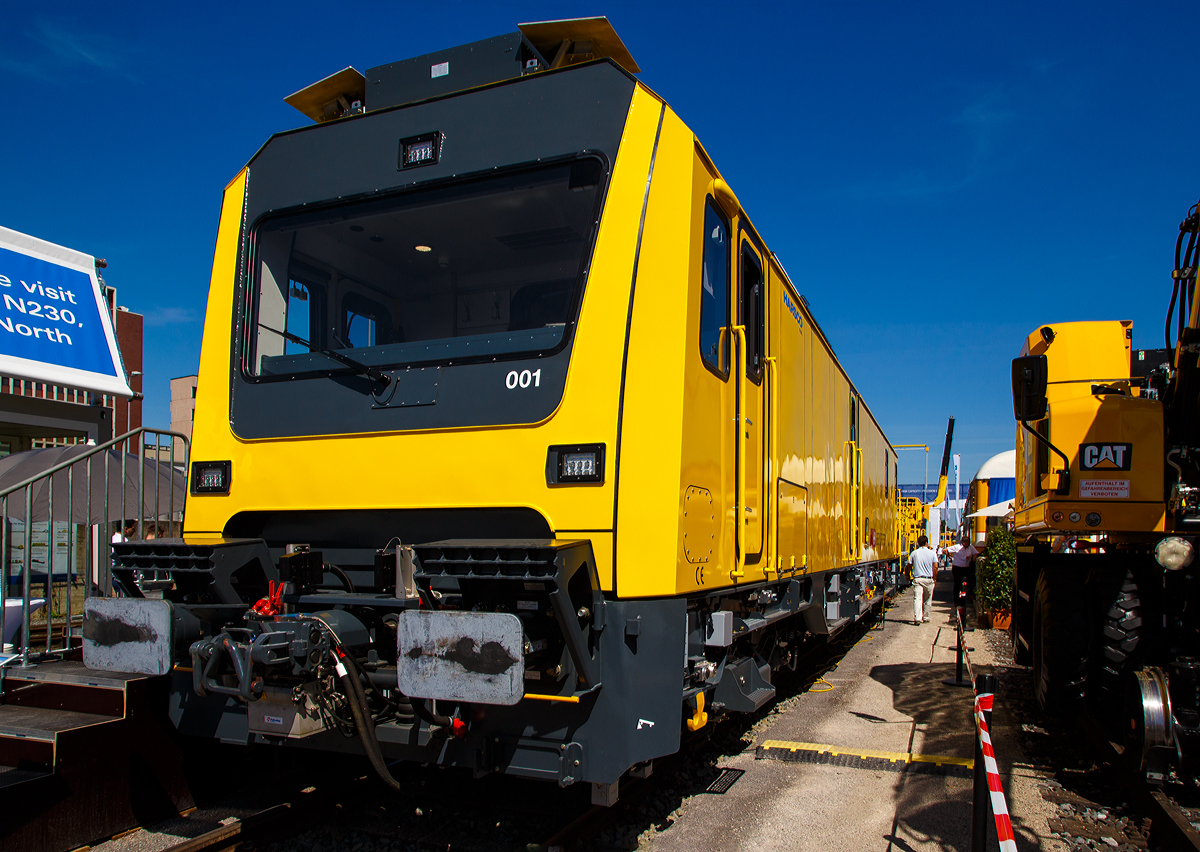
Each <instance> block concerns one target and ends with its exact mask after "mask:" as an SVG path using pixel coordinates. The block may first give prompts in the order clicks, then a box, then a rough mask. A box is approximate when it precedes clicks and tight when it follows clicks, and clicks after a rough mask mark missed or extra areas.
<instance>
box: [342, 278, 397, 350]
mask: <svg viewBox="0 0 1200 852" xmlns="http://www.w3.org/2000/svg"><path fill="white" fill-rule="evenodd" d="M342 334H343V335H344V338H345V343H346V344H347V346H348V347H349V348H351V349H362V348H366V347H369V346H381V345H383V344H385V343H395V342H396V339H395V335H394V334H393V333H392V321H391V315H390V314H389V313H388V310H387V308H385V307H384V306H383V305H381V304H380V303H379V302H376V301H375V300H374V299H369V298H367V297H366V296H364V295H362V294H361V293H357V292H354V291H353V290H352V291H350V292H348V293H346V295H345V296H343V297H342Z"/></svg>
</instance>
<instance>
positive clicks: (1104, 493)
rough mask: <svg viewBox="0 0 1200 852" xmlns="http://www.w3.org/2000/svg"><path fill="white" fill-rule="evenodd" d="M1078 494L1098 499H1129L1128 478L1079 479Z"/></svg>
mask: <svg viewBox="0 0 1200 852" xmlns="http://www.w3.org/2000/svg"><path fill="white" fill-rule="evenodd" d="M1079 496H1080V497H1095V498H1097V499H1099V500H1121V499H1126V500H1127V499H1129V480H1128V479H1081V480H1079Z"/></svg>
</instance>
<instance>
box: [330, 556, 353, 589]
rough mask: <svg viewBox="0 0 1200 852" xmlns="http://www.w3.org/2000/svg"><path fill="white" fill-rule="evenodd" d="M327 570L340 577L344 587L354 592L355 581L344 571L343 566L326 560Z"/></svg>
mask: <svg viewBox="0 0 1200 852" xmlns="http://www.w3.org/2000/svg"><path fill="white" fill-rule="evenodd" d="M325 570H326V571H328V572H329V573H330V574H332V575H333V576H335V577H337V578H338V580H339V581H340V582H341V584H342V588H344V589H345V590H346V591H347V592H349V593H350V594H354V581H353V580H351V579H350V576H349V575H348V574H347V573H346V572H345V571H343V570H342V569H341V567H339V566H337V565H334V564H333V563H331V562H326V563H325Z"/></svg>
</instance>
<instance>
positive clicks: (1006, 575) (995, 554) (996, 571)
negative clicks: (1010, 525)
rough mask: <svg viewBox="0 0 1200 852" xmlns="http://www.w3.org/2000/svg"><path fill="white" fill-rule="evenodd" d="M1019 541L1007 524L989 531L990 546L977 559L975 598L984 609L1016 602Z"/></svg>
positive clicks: (1006, 606)
mask: <svg viewBox="0 0 1200 852" xmlns="http://www.w3.org/2000/svg"><path fill="white" fill-rule="evenodd" d="M1016 568H1017V541H1016V539H1015V538H1013V534H1012V533H1011V532H1009V531H1008V529H1007V528H1006V527H1005V526H1004V525H1003V524H997V525H996V526H995V527H993V528H992V529H991V530H989V531H988V536H987V550H986V551H985V552H984V555H983V556H981V557H980V558H979V559H978V560H977V562H976V569H975V570H976V577H975V583H976V588H975V599H976V604H977V606H978V607H979V609H980V610H982V611H984V612H995V611H996V610H1001V609H1008V608H1009V607H1010V606H1011V605H1012V580H1013V572H1014V571H1016Z"/></svg>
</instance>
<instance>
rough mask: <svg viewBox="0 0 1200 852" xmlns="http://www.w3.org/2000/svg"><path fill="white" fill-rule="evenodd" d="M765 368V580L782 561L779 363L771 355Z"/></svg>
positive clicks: (777, 571)
mask: <svg viewBox="0 0 1200 852" xmlns="http://www.w3.org/2000/svg"><path fill="white" fill-rule="evenodd" d="M763 362H764V363H765V364H766V371H767V405H766V407H767V408H768V409H769V410H770V412H771V414H770V416H764V417H763V428H764V429H766V430H767V458H766V465H765V469H766V473H767V481H766V483H764V484H765V487H764V488H763V493H762V499H761V503H762V509H763V515H764V516H765V520H764V522H763V524H764V528H763V537H764V539H765V545H766V548H767V558H766V559H765V560H764V561H763V576H764V577H767V576H769V575H770V573H771V572H772V571H774V572H775V576H777V577H778V576H780V575H781V574H782V573H783V557H782V556H780V555H779V542H778V537H779V494H778V488H779V486H778V483H777V482H776V478H775V458H776V456H775V447H776V432H778V431H779V430H778V429H777V428H776V427H777V425H778V424H777V420H776V409H775V406H776V405H777V404H778V401H779V395H778V394H779V385H778V382H779V369H778V359H777V358H776V357H775V356H774V355H767V356H765V357H764V358H763Z"/></svg>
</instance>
